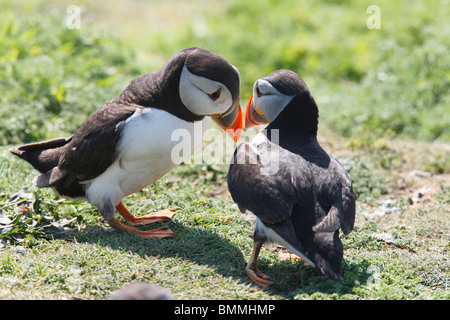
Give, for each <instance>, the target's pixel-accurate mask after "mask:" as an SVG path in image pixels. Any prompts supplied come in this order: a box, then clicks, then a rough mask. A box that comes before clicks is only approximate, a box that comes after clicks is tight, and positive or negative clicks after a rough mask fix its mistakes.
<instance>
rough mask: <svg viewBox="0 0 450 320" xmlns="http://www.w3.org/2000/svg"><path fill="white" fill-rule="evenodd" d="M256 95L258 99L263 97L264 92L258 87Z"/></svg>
mask: <svg viewBox="0 0 450 320" xmlns="http://www.w3.org/2000/svg"><path fill="white" fill-rule="evenodd" d="M255 90H256V95H257V96H258V97H261V96H262V92H261V91H260V90H259V87H258V86H256V89H255Z"/></svg>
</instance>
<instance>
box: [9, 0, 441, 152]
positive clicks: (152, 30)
mask: <svg viewBox="0 0 450 320" xmlns="http://www.w3.org/2000/svg"><path fill="white" fill-rule="evenodd" d="M75 2H76V3H75ZM72 4H75V5H79V6H80V7H81V9H82V11H81V28H80V29H69V28H68V27H67V23H66V22H67V18H68V17H69V16H70V14H69V13H67V8H68V7H69V6H70V5H72ZM373 4H376V5H378V6H379V7H380V10H381V28H380V29H372V30H371V29H369V28H368V27H367V26H366V21H367V19H368V18H369V16H370V14H369V13H367V12H366V10H367V7H368V6H369V5H373ZM449 16H450V2H449V1H444V0H442V1H420V0H416V1H363V0H358V1H334V0H329V1H298V0H283V1H276V0H260V1H257V2H254V1H251V0H236V1H234V0H227V1H219V0H212V1H206V0H192V1H176V0H153V1H144V0H126V1H114V2H98V1H88V0H80V1H73V0H67V1H66V0H38V1H13V0H2V3H1V10H0V144H1V145H6V144H18V143H22V142H32V141H37V140H41V139H47V138H53V137H56V136H61V135H68V134H71V133H72V132H73V131H74V130H75V129H76V128H77V127H78V126H79V125H80V124H81V122H82V121H83V120H84V119H85V118H86V117H87V116H88V115H89V114H90V113H91V112H93V111H94V110H95V109H96V108H98V107H100V106H102V105H103V104H104V103H105V102H106V101H108V100H110V99H112V98H113V97H115V96H116V95H117V94H119V93H120V92H121V91H122V90H123V89H124V88H125V87H126V86H127V84H128V83H129V81H130V80H131V79H132V78H133V77H135V76H137V75H139V74H144V73H148V72H153V71H156V70H159V69H160V67H161V66H162V65H163V64H164V63H165V61H167V60H168V59H169V58H170V57H171V56H172V55H174V54H175V53H176V52H178V51H179V50H181V49H183V48H186V47H191V46H199V47H204V48H206V49H209V50H211V51H213V52H216V53H218V54H220V55H222V56H223V57H224V58H226V59H227V60H228V61H230V62H231V63H232V64H234V65H235V66H237V67H238V68H239V70H240V72H241V79H242V86H241V90H242V91H241V99H242V101H241V105H242V106H243V107H245V105H246V101H247V99H248V98H249V96H250V94H251V86H252V84H253V82H254V81H255V80H256V79H257V78H259V77H261V76H263V75H265V74H266V73H268V72H271V71H273V70H275V69H280V68H287V69H292V70H294V71H295V72H297V73H298V74H299V75H300V76H301V77H302V78H303V79H304V80H305V82H306V83H307V84H308V86H309V87H310V90H311V92H312V94H313V95H314V97H315V98H316V100H317V102H318V105H319V109H320V120H321V125H325V126H327V127H328V128H330V129H331V130H333V131H334V132H336V133H337V134H339V135H342V136H344V137H345V138H348V139H349V141H350V140H351V139H357V140H358V143H360V144H363V145H370V144H371V143H373V141H375V140H376V139H379V138H380V137H383V138H391V137H401V138H407V139H413V140H414V139H419V140H436V139H438V140H441V141H443V142H448V141H449V140H450V129H449V127H450V126H449V124H450V90H449V88H450V54H449V52H450V50H449V49H450V48H449V47H450V23H449V19H448V17H449Z"/></svg>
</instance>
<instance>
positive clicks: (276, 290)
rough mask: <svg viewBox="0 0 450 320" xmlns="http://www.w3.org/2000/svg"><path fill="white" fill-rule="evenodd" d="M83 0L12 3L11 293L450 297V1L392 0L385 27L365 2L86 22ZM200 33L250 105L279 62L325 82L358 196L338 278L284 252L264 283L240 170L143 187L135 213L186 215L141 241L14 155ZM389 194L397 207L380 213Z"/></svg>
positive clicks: (340, 151)
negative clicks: (142, 284) (168, 232)
mask: <svg viewBox="0 0 450 320" xmlns="http://www.w3.org/2000/svg"><path fill="white" fill-rule="evenodd" d="M70 4H73V3H70V1H64V0H59V1H56V2H50V1H44V0H42V1H34V2H21V1H14V2H13V1H9V2H8V1H7V2H5V4H4V5H2V6H3V7H2V11H1V12H0V21H1V22H0V51H1V52H2V56H1V57H0V92H1V98H0V103H1V105H2V107H0V114H1V116H0V137H1V138H0V145H1V147H0V173H1V174H0V233H1V234H0V283H1V285H0V299H76V298H80V299H105V298H107V297H108V296H109V295H111V293H112V292H113V291H114V290H116V289H118V288H120V287H122V286H123V285H125V284H128V283H130V282H133V281H147V282H151V283H155V284H157V285H160V286H162V287H164V288H166V289H167V290H169V291H170V292H171V294H172V296H173V297H174V298H176V299H440V300H447V299H449V298H450V289H449V287H448V285H449V283H448V282H449V261H448V249H449V245H450V243H449V239H448V235H449V226H450V221H449V217H450V215H449V213H450V212H449V207H450V206H449V202H450V197H449V194H450V183H449V182H450V167H449V161H448V160H449V157H450V147H449V143H448V141H449V139H450V135H449V131H448V123H450V120H449V119H448V115H449V114H450V110H449V106H450V103H449V94H448V93H449V90H448V87H449V78H450V75H449V73H448V67H447V66H448V65H449V56H448V54H447V52H448V46H449V42H448V39H449V37H448V36H449V28H448V24H445V23H442V21H446V20H445V19H446V17H447V16H448V13H449V12H448V6H445V4H440V3H439V2H432V3H427V4H424V3H422V2H420V1H412V2H395V3H391V2H387V1H380V2H379V3H378V5H379V6H380V8H381V13H382V28H381V29H380V30H369V29H367V28H366V27H365V25H366V23H365V22H366V19H367V17H368V15H367V14H366V12H365V10H366V8H367V6H368V5H369V4H368V3H367V2H366V1H355V2H351V3H347V2H335V1H320V2H313V3H308V4H306V3H305V4H302V6H299V5H298V2H297V1H294V0H293V1H283V2H282V3H279V2H274V1H270V0H264V1H260V2H258V6H255V5H253V3H250V1H245V0H240V1H230V2H223V1H207V2H205V1H202V0H195V1H193V2H190V3H186V2H183V4H180V3H179V2H178V1H175V0H173V1H155V2H151V3H144V2H140V1H131V0H129V1H126V2H114V4H111V5H110V6H108V7H107V8H104V7H103V6H99V5H98V4H94V3H93V2H91V1H87V0H86V1H81V2H80V4H81V5H82V8H83V11H82V27H81V29H79V30H78V29H74V30H71V29H68V28H66V27H65V24H64V23H65V21H64V19H65V18H66V11H65V10H66V8H67V6H68V5H70ZM370 4H373V3H370ZM125 12H127V13H129V14H125ZM267 12H270V14H267ZM44 15H45V19H42V17H43V16H44ZM130 15H132V16H133V19H131V20H130V18H129V16H130ZM148 15H151V17H152V18H149V17H148ZM325 22H326V23H325ZM118 26H120V27H118ZM275 40H276V41H275ZM194 45H196V46H201V47H205V48H208V49H210V50H212V51H215V52H217V53H219V54H221V55H222V56H224V57H225V58H227V59H228V60H229V61H230V62H231V63H233V64H234V65H236V66H237V67H238V68H239V69H240V71H241V78H242V94H241V96H242V100H243V101H242V102H241V104H242V105H243V106H244V105H245V102H244V101H246V99H247V98H248V97H249V93H250V88H251V85H252V83H253V81H254V80H255V79H257V78H258V77H260V76H262V75H264V74H265V73H267V72H270V71H272V70H274V69H277V68H290V69H292V70H294V71H296V72H298V73H299V74H300V75H301V76H302V77H303V78H304V79H305V81H306V83H307V84H308V85H309V87H310V88H311V91H312V93H313V95H314V96H315V98H316V100H317V101H318V104H319V108H320V127H319V128H320V129H319V136H320V137H319V138H320V142H321V143H322V144H323V146H324V148H325V149H326V150H327V151H328V152H329V153H330V154H331V155H333V156H334V157H336V158H337V159H338V160H339V161H341V163H342V164H343V165H344V166H345V168H346V169H347V171H348V172H349V174H350V176H351V177H352V179H353V181H354V186H355V192H356V193H357V218H356V225H355V229H354V231H353V232H352V233H351V234H350V235H348V236H346V237H342V240H343V243H344V248H345V261H344V271H343V278H342V281H341V282H340V283H339V284H336V283H333V282H330V281H328V280H327V279H325V278H324V277H323V276H322V275H320V273H319V272H318V271H317V270H316V269H312V268H310V267H307V266H305V265H303V264H302V263H301V262H294V261H280V260H278V259H277V251H278V250H279V248H276V247H274V246H265V247H264V248H263V250H262V252H261V255H260V260H259V264H260V268H261V270H262V271H263V272H264V273H266V274H268V275H270V276H271V277H272V278H273V280H274V282H275V284H274V286H272V287H271V288H269V289H265V290H262V289H260V288H259V287H257V286H255V285H253V284H252V283H251V281H250V280H249V279H248V277H247V276H246V275H245V271H244V267H245V264H246V261H247V260H248V259H249V257H250V253H251V249H252V233H253V231H252V228H253V222H254V218H253V217H252V216H250V215H243V214H241V213H240V212H238V210H237V208H236V205H235V204H234V203H233V201H232V200H231V198H230V196H229V194H228V192H227V186H226V172H227V165H217V164H185V165H181V166H178V167H177V168H176V169H174V170H173V171H172V172H170V173H169V174H167V175H166V176H165V177H163V178H162V179H160V180H159V181H157V182H155V183H154V184H152V185H150V186H148V187H146V188H144V189H143V190H142V191H140V192H138V193H136V194H134V195H131V196H129V197H128V198H126V199H125V200H124V201H125V204H126V205H127V207H128V208H129V209H130V210H131V211H132V212H133V213H135V214H136V215H143V214H146V213H147V212H151V211H155V210H159V209H163V208H168V207H170V208H173V209H176V210H177V215H176V216H175V218H174V220H173V221H172V222H170V223H169V224H168V225H169V226H170V228H171V229H172V230H174V231H175V232H176V233H177V236H176V237H174V238H171V239H165V240H141V239H139V238H137V237H135V236H132V235H128V234H123V233H119V232H115V231H113V230H111V229H110V228H109V227H108V225H107V224H106V223H105V222H104V221H102V219H101V217H100V215H99V213H98V211H97V210H96V209H95V208H93V207H92V206H90V205H89V204H87V203H85V202H82V201H80V202H74V201H69V200H65V199H62V198H59V197H58V196H56V195H55V194H54V193H53V192H52V191H51V190H47V189H41V190H38V189H35V188H34V187H32V185H31V180H32V178H33V176H34V172H33V170H32V169H31V168H30V167H29V166H28V165H27V164H26V163H25V162H23V161H20V160H19V159H16V158H13V157H12V156H11V155H10V154H9V152H8V151H7V149H8V146H10V145H13V144H14V145H15V144H19V143H23V142H31V141H37V140H41V139H47V138H54V137H56V136H65V135H69V134H71V133H72V132H73V131H74V130H75V129H76V128H77V127H78V126H79V124H80V123H81V122H82V121H83V120H84V119H85V118H86V117H87V115H89V114H90V113H91V112H92V111H93V110H95V109H96V108H98V107H99V106H101V105H102V104H103V103H105V102H106V101H108V100H109V99H111V98H113V97H114V96H115V95H117V94H118V93H119V92H120V91H121V90H123V88H124V87H125V86H126V85H127V83H128V82H129V81H130V79H132V78H133V77H134V76H137V75H138V74H142V73H146V72H151V71H154V70H157V69H159V68H160V67H161V65H162V64H163V63H164V62H165V61H166V60H167V59H168V58H169V57H170V56H172V55H173V54H174V53H175V52H177V51H178V50H181V49H183V48H185V47H189V46H194ZM418 170H419V171H420V172H424V174H422V175H421V174H411V173H413V172H414V171H418ZM423 187H427V188H428V189H427V192H426V193H425V194H424V195H423V196H421V197H420V198H418V199H415V197H416V195H417V192H418V190H420V189H422V188H423ZM21 191H22V192H21ZM20 192H21V193H20ZM413 198H414V200H413ZM387 200H390V201H391V202H392V206H393V207H394V208H396V210H393V211H392V212H390V213H388V214H385V215H382V216H377V215H375V214H374V213H375V212H377V210H378V208H379V207H380V206H382V205H383V203H385V202H386V201H387ZM411 203H412V204H411ZM5 218H7V219H8V220H6V219H5ZM160 225H162V224H159V225H157V226H160ZM154 227H156V226H151V227H150V228H154ZM147 228H149V227H147Z"/></svg>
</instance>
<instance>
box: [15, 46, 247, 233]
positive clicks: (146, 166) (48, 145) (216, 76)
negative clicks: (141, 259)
mask: <svg viewBox="0 0 450 320" xmlns="http://www.w3.org/2000/svg"><path fill="white" fill-rule="evenodd" d="M239 86H240V76H239V71H238V70H237V69H236V68H235V67H234V66H232V65H231V64H230V63H228V62H227V61H226V60H225V59H223V58H222V57H220V56H218V55H217V54H214V53H212V52H210V51H208V50H205V49H201V48H188V49H185V50H182V51H180V52H179V53H177V54H176V55H175V56H173V57H172V58H171V59H170V60H169V61H168V62H167V63H166V64H165V65H164V66H163V68H162V69H161V70H160V71H158V72H154V73H149V74H144V75H141V76H139V77H137V78H135V79H134V80H132V81H131V83H130V84H129V86H128V87H127V88H126V89H125V90H124V91H123V92H122V93H121V94H119V95H118V96H117V97H116V98H114V99H113V100H111V101H109V102H107V103H106V104H105V105H103V106H102V107H101V108H99V109H97V110H96V111H95V112H94V113H93V114H91V115H90V116H89V117H88V118H87V119H86V121H85V122H84V123H83V124H82V125H81V126H80V128H79V129H78V130H77V131H76V132H75V134H73V135H72V136H71V137H70V138H67V139H66V138H58V139H53V140H49V141H44V142H37V143H32V144H27V145H23V146H20V147H17V148H12V149H11V150H10V151H11V152H12V153H13V154H15V155H17V156H19V157H20V158H22V159H24V160H26V161H28V162H29V163H30V164H31V165H32V166H33V167H34V168H35V169H37V170H38V171H39V172H40V173H41V174H40V175H38V176H37V177H36V178H35V179H34V180H33V183H34V185H36V186H37V187H40V188H45V187H52V188H53V189H54V190H55V191H56V192H57V193H58V194H60V195H61V196H65V197H69V198H84V199H86V200H87V201H89V202H90V203H91V204H92V205H94V206H95V207H97V208H98V209H99V211H100V212H101V214H102V216H103V217H104V219H105V220H106V221H107V222H108V224H109V225H110V226H111V227H113V228H115V229H118V230H122V231H126V232H129V233H134V234H137V235H139V236H141V237H143V238H150V237H158V238H164V237H170V236H173V235H174V233H173V232H172V231H171V230H170V229H168V228H158V229H156V230H149V231H141V230H137V229H136V228H133V227H130V226H127V225H124V224H122V223H121V222H119V220H118V219H117V218H116V217H115V210H117V211H118V212H119V214H120V215H122V217H123V218H124V219H125V220H126V221H127V222H128V223H129V224H131V225H134V226H140V225H145V224H149V223H152V222H155V221H170V219H171V218H172V217H173V215H174V211H173V210H171V209H166V210H162V211H159V212H155V213H152V214H148V215H146V216H143V217H135V216H134V215H132V214H131V213H130V212H129V211H128V210H127V209H126V208H125V206H124V205H123V204H122V202H121V201H122V198H124V197H126V196H128V195H130V194H132V193H135V192H137V191H139V190H141V189H142V188H144V187H146V186H147V185H149V184H151V183H153V182H154V181H156V180H158V179H159V178H161V177H162V176H163V175H164V174H166V173H167V172H169V171H170V170H171V169H172V168H174V167H175V165H176V164H175V163H174V161H172V158H171V154H172V152H171V151H172V149H173V147H174V146H175V145H176V144H178V143H179V142H178V141H175V140H176V139H173V138H172V133H173V132H174V130H177V129H181V130H187V131H186V132H189V133H190V134H191V138H192V139H191V140H192V141H191V142H190V143H191V145H192V147H191V148H190V149H191V150H192V151H191V154H192V152H193V151H194V147H196V146H199V145H200V146H201V140H202V134H198V133H197V134H196V132H194V131H195V130H194V126H195V127H196V128H197V127H198V126H200V128H202V131H203V132H204V131H205V130H206V129H207V128H208V125H209V121H210V118H209V117H207V116H211V117H212V119H213V120H214V121H215V122H216V123H217V124H218V125H219V126H220V127H222V128H223V129H225V130H227V132H228V133H229V134H230V135H231V136H232V137H233V138H234V140H235V141H237V140H238V139H239V136H240V134H241V131H242V111H241V108H240V105H239ZM196 131H198V130H196ZM203 132H202V133H203ZM186 153H187V152H186ZM185 156H186V157H188V156H190V154H186V155H185Z"/></svg>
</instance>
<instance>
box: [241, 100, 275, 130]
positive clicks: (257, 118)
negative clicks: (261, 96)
mask: <svg viewBox="0 0 450 320" xmlns="http://www.w3.org/2000/svg"><path fill="white" fill-rule="evenodd" d="M269 122H270V121H269V120H267V118H266V117H265V116H264V115H263V114H262V112H261V111H259V110H258V108H257V107H256V106H255V104H254V103H253V95H252V96H251V97H250V99H249V100H248V103H247V110H246V111H245V128H250V127H253V126H259V125H261V124H267V123H269Z"/></svg>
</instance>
